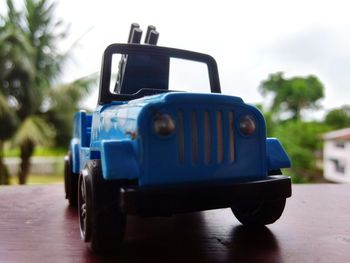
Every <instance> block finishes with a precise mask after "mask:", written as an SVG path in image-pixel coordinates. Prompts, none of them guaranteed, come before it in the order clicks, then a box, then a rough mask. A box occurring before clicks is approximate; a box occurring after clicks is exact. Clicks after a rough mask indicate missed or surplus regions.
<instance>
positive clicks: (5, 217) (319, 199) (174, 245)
mask: <svg viewBox="0 0 350 263" xmlns="http://www.w3.org/2000/svg"><path fill="white" fill-rule="evenodd" d="M63 192H64V191H63V185H44V186H43V185H40V186H2V187H0V262H43V263H44V262H155V263H156V262H332V263H333V262H350V185H335V184H319V185H293V196H292V198H289V199H288V201H287V206H286V209H285V211H284V214H283V215H282V218H281V219H280V220H279V221H277V222H276V223H275V224H273V225H270V226H268V227H264V228H260V229H249V228H246V227H242V226H241V225H240V224H239V222H238V221H237V220H236V219H235V218H234V216H233V215H232V213H231V210H230V209H221V210H212V211H206V212H200V213H191V214H184V215H177V216H173V217H166V218H147V219H144V218H139V217H134V216H133V217H132V216H130V217H128V227H127V233H126V239H125V242H124V244H123V246H122V250H121V252H120V253H119V254H117V255H104V256H101V255H94V254H92V253H90V252H89V250H88V249H87V247H86V245H85V243H83V242H82V241H81V240H80V235H79V228H78V218H77V212H76V211H74V210H72V209H69V208H68V205H67V202H66V200H65V199H64V195H63Z"/></svg>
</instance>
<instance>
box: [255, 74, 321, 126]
mask: <svg viewBox="0 0 350 263" xmlns="http://www.w3.org/2000/svg"><path fill="white" fill-rule="evenodd" d="M259 90H260V92H261V94H262V95H263V96H266V95H267V94H272V95H273V102H272V106H271V111H272V112H273V113H275V114H278V115H279V114H281V113H288V114H291V118H292V119H295V120H298V119H300V118H301V111H302V110H303V109H317V108H318V107H319V105H318V102H319V100H320V99H322V98H323V97H324V91H323V90H324V87H323V84H322V83H321V82H320V81H319V80H318V78H317V77H315V76H307V77H293V78H290V79H286V78H285V77H284V76H283V73H282V72H278V73H274V74H270V75H269V77H268V79H267V80H264V81H262V82H261V84H260V87H259Z"/></svg>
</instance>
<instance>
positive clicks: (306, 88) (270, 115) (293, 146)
mask: <svg viewBox="0 0 350 263" xmlns="http://www.w3.org/2000/svg"><path fill="white" fill-rule="evenodd" d="M259 91H260V92H261V94H262V95H263V96H268V95H272V103H271V106H270V108H267V109H264V116H266V123H267V131H268V135H269V136H271V137H277V138H279V139H280V141H281V142H282V144H283V146H284V147H285V148H286V151H287V152H288V155H289V156H290V158H291V160H292V168H291V169H290V170H289V171H288V173H289V174H290V175H291V176H292V180H293V182H295V183H302V182H309V181H317V180H320V179H322V178H321V175H322V171H321V167H320V165H319V163H318V161H319V160H320V159H321V149H322V143H323V141H322V136H321V135H322V133H324V132H327V131H329V127H328V126H327V125H325V124H324V123H322V122H317V121H311V122H310V121H308V122H306V121H304V120H303V118H302V114H301V113H302V111H303V110H310V109H318V108H319V107H320V106H319V101H320V100H321V99H322V98H323V97H324V87H323V84H322V83H321V82H320V81H319V79H318V78H317V77H315V76H307V77H298V76H297V77H292V78H289V79H286V78H285V77H284V76H283V73H282V72H278V73H274V74H270V75H269V76H268V78H267V79H266V80H263V81H262V82H261V84H260V86H259Z"/></svg>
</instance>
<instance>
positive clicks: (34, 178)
mask: <svg viewBox="0 0 350 263" xmlns="http://www.w3.org/2000/svg"><path fill="white" fill-rule="evenodd" d="M57 183H63V173H62V174H54V175H37V174H30V175H29V177H28V182H27V184H57ZM10 184H11V185H16V184H18V178H17V176H11V177H10Z"/></svg>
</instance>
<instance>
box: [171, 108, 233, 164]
mask: <svg viewBox="0 0 350 263" xmlns="http://www.w3.org/2000/svg"><path fill="white" fill-rule="evenodd" d="M176 122H177V134H178V161H179V163H180V164H185V163H191V164H205V165H209V164H222V163H232V162H234V158H235V152H234V113H233V112H232V111H226V110H225V111H221V110H217V111H200V110H192V111H184V110H178V111H177V121H176Z"/></svg>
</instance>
